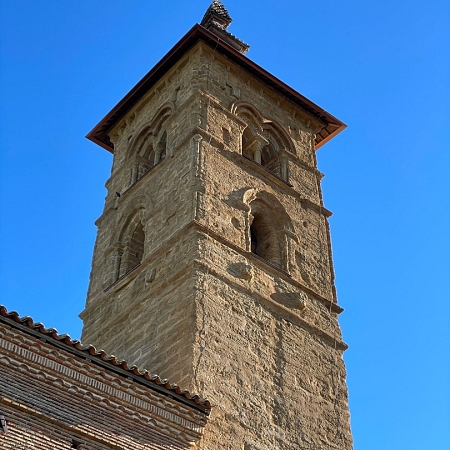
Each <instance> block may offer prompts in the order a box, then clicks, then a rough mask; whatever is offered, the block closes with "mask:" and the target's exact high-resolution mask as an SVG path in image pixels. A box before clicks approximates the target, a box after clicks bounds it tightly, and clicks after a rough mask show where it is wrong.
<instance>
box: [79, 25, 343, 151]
mask: <svg viewBox="0 0 450 450" xmlns="http://www.w3.org/2000/svg"><path fill="white" fill-rule="evenodd" d="M200 40H202V41H203V42H205V43H206V44H208V45H210V46H211V47H212V48H214V49H215V51H218V52H220V53H222V54H224V55H225V56H226V57H228V58H229V59H231V60H232V61H234V62H236V63H237V64H238V65H239V66H241V67H242V68H243V69H244V70H247V71H248V72H250V73H251V74H252V75H254V76H255V77H256V78H258V79H260V80H261V81H262V82H264V83H265V84H267V85H268V86H270V87H272V88H274V89H275V90H276V91H278V92H279V93H281V94H282V95H284V96H285V97H287V98H288V99H289V100H290V101H292V102H293V103H295V104H297V106H299V107H300V108H301V109H303V110H305V111H306V112H308V113H310V114H311V115H312V116H313V117H315V118H316V120H318V121H319V122H320V123H322V125H323V129H322V130H325V131H324V133H323V134H325V136H319V137H318V139H316V149H318V148H319V147H321V146H322V145H324V144H325V143H326V142H328V141H329V140H330V139H331V138H333V137H334V136H336V135H337V134H338V133H340V132H341V131H342V130H344V129H345V128H346V125H345V124H344V123H343V122H341V121H340V120H339V119H337V118H336V117H334V116H332V115H331V114H329V113H328V112H327V111H325V110H324V109H322V108H320V107H319V106H318V105H316V104H315V103H313V102H312V101H310V100H308V99H307V98H306V97H304V96H303V95H302V94H300V93H299V92H297V91H295V90H294V89H292V88H291V87H290V86H288V85H287V84H285V83H284V82H282V81H281V80H279V79H278V78H276V77H275V76H273V75H272V74H271V73H269V72H267V71H266V70H265V69H263V68H262V67H260V66H259V65H258V64H256V63H254V62H253V61H251V60H250V59H249V58H247V57H246V56H244V55H242V54H241V53H240V52H238V51H237V50H235V49H234V48H232V47H231V46H230V45H228V44H227V43H225V42H224V41H223V40H221V39H220V38H219V37H218V36H216V35H214V34H213V33H211V32H210V31H208V30H207V29H205V28H204V27H203V26H201V25H198V24H196V25H194V26H193V27H192V28H191V29H190V30H189V31H188V32H187V33H186V34H185V35H184V36H183V37H182V38H181V39H180V40H179V41H178V42H177V44H175V46H174V47H173V48H172V49H171V50H170V51H169V52H168V53H167V54H166V55H165V56H164V57H163V58H162V59H161V60H160V61H159V62H158V63H157V64H156V65H155V66H154V67H153V68H152V69H151V70H150V72H148V73H147V74H146V75H145V76H144V77H143V78H142V79H141V80H140V81H139V82H138V83H137V84H136V86H134V87H133V89H131V91H130V92H129V93H128V94H127V95H125V97H124V98H123V99H122V100H121V101H120V102H119V103H118V104H117V105H116V106H115V107H114V108H113V109H112V110H111V111H110V112H109V113H108V114H107V115H106V116H105V117H104V118H103V119H102V120H101V121H100V122H99V123H98V124H97V125H96V126H95V127H94V128H93V129H92V130H91V131H90V132H89V133H88V134H87V135H86V137H87V138H88V139H89V140H91V141H92V142H94V143H96V144H98V145H100V146H101V147H103V148H104V149H106V150H108V151H109V152H111V153H114V146H113V144H112V143H111V142H110V141H109V137H108V132H109V131H110V130H111V129H112V128H113V127H114V126H115V125H116V124H117V122H118V121H119V120H120V119H121V118H122V117H124V116H125V114H127V113H128V112H129V111H130V109H131V108H132V107H133V106H134V105H135V104H136V103H137V102H138V101H139V100H140V99H141V98H142V96H143V95H144V94H145V93H146V92H147V91H148V90H149V89H150V88H151V87H152V86H153V85H154V84H155V83H156V82H157V81H158V80H159V79H160V78H161V77H162V76H163V75H164V74H165V73H166V72H167V71H168V70H170V68H171V67H172V66H173V65H174V64H175V63H176V62H177V61H178V60H179V59H180V58H181V57H182V56H183V55H184V54H185V53H186V52H187V51H188V50H189V49H191V48H192V47H193V46H194V45H195V44H196V43H197V42H199V41H200Z"/></svg>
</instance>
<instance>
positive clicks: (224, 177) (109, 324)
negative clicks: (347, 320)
mask: <svg viewBox="0 0 450 450" xmlns="http://www.w3.org/2000/svg"><path fill="white" fill-rule="evenodd" d="M166 110H167V111H169V110H170V114H169V113H167V114H169V118H168V119H167V121H166V122H164V123H165V126H166V127H167V156H166V158H165V159H164V161H162V162H161V163H160V164H159V165H157V166H156V167H155V168H154V169H153V170H152V171H151V172H150V173H149V174H148V175H146V176H145V177H143V178H142V179H141V180H139V181H138V182H137V183H136V184H135V185H133V186H132V187H131V188H130V184H129V183H130V181H129V180H130V171H131V170H133V169H132V167H131V164H132V163H133V155H132V153H133V148H134V147H133V145H134V144H133V143H134V142H135V141H136V140H137V138H138V137H139V136H140V133H142V132H144V131H145V130H146V129H147V128H146V127H147V125H146V124H148V123H152V121H153V122H155V120H156V119H154V118H155V117H156V118H157V117H159V116H158V114H162V113H161V111H166ZM320 126H321V124H320V122H319V121H318V120H317V119H315V118H313V117H312V116H310V115H309V114H308V113H306V112H304V111H302V110H300V109H299V108H298V107H297V106H296V105H294V104H292V103H291V102H289V101H287V100H286V99H285V98H284V97H283V96H282V95H280V94H278V93H276V92H275V91H274V90H272V89H270V88H268V87H267V86H265V85H263V84H262V83H261V82H259V81H257V80H256V79H255V78H254V77H253V76H252V75H251V74H249V73H247V72H245V71H243V70H242V69H240V68H239V67H237V66H236V65H235V64H234V63H233V62H231V61H228V60H227V59H226V58H224V57H223V56H221V55H219V54H218V53H216V52H215V51H214V50H213V49H210V48H209V47H207V46H206V45H204V44H198V45H197V46H196V47H194V48H193V49H192V50H190V52H189V54H188V55H186V56H185V57H183V58H182V59H181V60H180V62H179V63H177V64H176V65H175V66H174V68H172V69H171V71H170V72H169V73H168V74H167V75H166V76H165V77H164V78H163V79H162V80H160V81H159V82H158V84H157V86H155V88H154V89H152V90H151V91H150V92H149V93H148V94H147V95H146V96H145V97H144V98H143V99H142V100H141V101H140V102H139V103H138V105H136V107H135V108H133V109H132V110H131V111H130V112H129V113H128V114H127V116H126V117H125V118H124V119H123V120H122V121H121V122H120V123H119V124H118V125H117V126H116V127H115V129H114V130H112V132H111V139H112V140H113V142H114V143H115V157H114V167H113V171H112V176H111V178H110V180H108V182H107V188H108V196H107V199H106V205H105V211H104V213H103V215H102V217H101V218H100V219H99V220H98V222H97V224H98V226H99V233H98V237H97V243H96V248H95V254H94V259H93V269H92V275H91V284H90V289H89V294H88V300H87V304H86V309H85V311H84V312H83V313H82V314H81V317H82V318H83V321H84V324H85V325H84V330H83V340H85V341H86V340H88V341H89V342H90V343H93V344H94V345H97V346H98V345H100V346H101V347H104V348H105V350H107V351H108V352H112V353H115V354H116V355H118V356H120V357H124V358H126V359H127V360H128V361H129V362H130V363H132V364H137V365H139V366H141V367H143V368H146V369H148V370H150V371H152V372H153V371H154V372H159V374H160V375H161V374H162V375H163V376H167V377H168V378H170V379H171V380H173V381H177V382H179V383H182V384H183V385H186V386H188V387H189V388H191V389H193V390H195V391H198V392H201V393H202V395H203V394H205V395H207V396H208V397H209V398H211V400H212V403H213V404H215V405H217V406H216V408H215V409H214V410H213V413H212V419H211V421H210V423H209V424H208V428H207V431H206V434H205V438H204V439H203V440H202V441H201V442H199V443H198V444H197V448H198V449H202V450H219V449H224V450H225V449H226V450H269V449H270V450H272V449H277V450H278V449H279V450H287V449H293V448H299V449H305V450H308V449H311V450H312V449H314V450H328V449H339V450H350V449H351V448H352V441H351V434H350V429H349V414H348V403H347V388H346V384H345V367H344V363H343V360H342V353H343V351H344V350H345V348H346V345H345V344H344V343H343V342H342V336H341V332H340V328H339V324H338V314H339V313H340V312H341V308H340V307H339V306H337V304H336V295H335V288H334V274H333V266H332V259H331V244H330V236H329V227H328V223H327V219H328V217H329V215H330V213H329V212H328V211H327V210H326V209H325V207H324V205H323V202H322V193H321V189H320V180H321V178H322V174H321V173H320V172H319V171H318V170H317V167H316V158H315V150H314V145H313V142H314V133H316V132H317V131H318V130H319V129H320ZM150 128H151V126H150V125H149V129H150ZM155 129H156V128H155ZM250 129H251V131H252V133H253V137H252V138H251V139H254V142H253V141H251V142H250V143H251V144H252V145H260V144H261V146H262V145H269V143H270V145H272V143H271V141H269V139H272V138H273V140H274V141H273V145H274V146H277V152H278V153H277V159H276V161H275V160H274V161H273V165H272V166H270V165H268V166H266V167H263V165H262V164H259V163H258V162H255V161H252V160H251V158H250V159H249V158H246V157H244V156H243V149H244V145H247V144H246V143H244V138H243V133H244V131H245V130H250ZM157 133H160V131H155V134H157ZM271 133H272V134H271ZM136 136H137V137H136ZM271 136H272V137H271ZM249 145H250V144H249ZM255 154H256V153H255ZM116 192H118V193H119V194H120V197H117V194H116ZM136 208H138V209H139V208H141V209H142V210H144V212H142V220H143V222H144V226H145V236H146V241H145V249H144V256H143V259H142V262H141V264H140V266H139V267H137V268H136V269H135V270H133V271H132V272H131V273H129V274H128V275H127V276H125V277H124V278H122V279H119V280H118V281H116V282H115V283H114V284H112V285H111V280H109V281H107V283H106V284H105V272H106V275H107V277H108V276H109V275H108V273H109V272H108V271H109V270H110V269H107V267H110V266H109V265H108V264H110V262H108V261H109V260H110V256H109V255H111V252H113V251H114V249H115V245H116V242H117V241H118V240H119V239H118V238H117V236H118V235H119V234H120V230H121V227H123V226H125V225H123V224H125V222H126V218H127V217H129V216H130V215H132V214H133V211H135V210H136ZM258 221H260V222H259V223H260V225H259V227H260V228H258V232H257V234H258V233H259V234H258V239H256V241H258V240H259V243H261V242H264V244H265V246H266V247H265V251H266V253H264V254H263V256H261V254H258V253H257V252H256V251H254V249H253V247H252V246H254V245H256V244H255V236H254V235H255V233H256V232H255V227H256V226H255V225H254V224H255V223H258ZM252 227H253V228H252ZM266 255H268V256H267V257H264V256H266ZM108 258H109V259H108ZM108 283H109V284H108Z"/></svg>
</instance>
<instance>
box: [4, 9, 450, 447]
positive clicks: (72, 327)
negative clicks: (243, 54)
mask: <svg viewBox="0 0 450 450" xmlns="http://www.w3.org/2000/svg"><path fill="white" fill-rule="evenodd" d="M224 3H225V5H226V6H227V8H228V10H229V11H230V14H231V16H232V17H233V19H234V22H233V24H232V25H231V27H230V31H231V32H233V34H235V35H237V36H238V37H240V38H241V39H243V40H244V41H245V42H247V43H249V44H250V45H251V49H250V52H249V53H248V57H249V58H251V59H252V60H254V61H255V62H256V63H258V64H259V65H261V66H262V67H264V68H265V69H267V70H268V71H270V72H272V73H273V74H274V75H275V76H277V77H278V78H280V79H281V80H283V81H284V82H286V83H287V84H289V85H290V86H292V87H293V88H294V89H296V90H298V91H299V92H300V93H302V94H303V95H305V96H306V97H308V98H309V99H311V100H312V101H314V102H315V103H317V104H318V105H319V106H321V107H322V108H324V109H326V110H327V111H329V112H330V113H331V114H333V115H335V116H336V117H338V118H339V119H341V120H342V121H344V122H345V123H347V124H348V126H349V128H348V129H347V130H345V131H344V132H343V133H341V134H340V135H339V136H338V137H336V138H335V139H334V140H332V141H331V142H329V143H328V144H326V145H325V146H324V147H322V148H321V149H320V150H319V151H318V160H319V168H320V170H321V171H322V172H324V173H325V174H326V177H325V179H324V181H323V190H324V200H325V206H326V207H327V208H329V209H331V210H332V211H333V212H334V215H333V217H332V218H331V219H330V225H331V233H332V239H333V254H334V262H335V269H336V284H337V289H338V296H339V302H340V304H341V305H342V306H343V307H344V308H345V312H344V313H343V314H342V315H341V319H340V323H341V326H342V329H343V333H344V339H345V341H346V342H347V343H348V344H349V345H350V349H349V350H348V351H347V352H346V353H345V361H346V364H347V371H348V386H349V393H350V408H351V415H352V430H353V434H354V438H355V448H356V449H357V450H384V449H389V450H390V449H396V450H399V449H407V450H422V449H433V450H444V449H445V450H447V449H448V448H450V331H449V319H450V307H449V301H450V263H449V255H450V239H449V234H450V233H449V231H450V175H449V173H450V171H449V169H450V157H449V151H450V31H449V28H450V27H449V24H450V4H449V2H448V1H444V0H435V1H433V2H418V1H416V0H410V1H395V0H394V1H392V0H391V1H389V2H388V1H386V0H379V1H378V2H375V3H364V2H360V1H354V0H348V1H343V2H336V1H334V2H329V1H326V2H321V3H317V2H301V1H288V0H279V1H278V2H271V1H256V0H251V1H245V2H242V1H237V0H225V2H224ZM208 5H209V0H205V1H203V0H202V1H189V2H188V1H180V0H173V1H171V2H148V1H143V0H140V1H139V0H134V1H118V0H108V1H106V0H96V1H92V0H90V1H80V0H77V1H75V0H64V1H60V2H55V1H50V0H40V1H35V0H9V1H8V0H4V1H2V2H1V4H0V30H1V31H0V37H1V42H0V52H1V53H0V56H1V60H0V64H1V67H0V69H1V71H0V96H1V98H0V100H1V106H0V138H1V139H0V152H1V167H0V188H1V195H0V213H1V221H0V224H1V225H0V245H1V259H0V303H2V304H4V305H6V306H7V308H8V309H10V310H17V311H18V312H19V313H20V314H21V315H31V316H32V317H33V318H34V319H35V320H36V321H41V322H43V323H44V324H45V325H46V326H48V327H55V328H57V329H58V331H60V332H64V333H69V334H70V335H71V336H72V337H74V338H78V337H79V335H80V330H81V325H82V324H81V321H80V320H79V319H78V318H77V314H78V313H79V312H80V311H81V310H82V309H83V307H84V301H85V296H86V290H87V285H88V280H89V271H90V263H91V257H92V249H93V244H94V239H95V232H96V229H95V226H94V221H95V219H96V218H97V217H98V216H99V215H100V214H101V211H102V208H103V200H104V197H105V194H106V191H105V189H104V182H105V181H106V179H107V178H108V176H109V172H110V165H111V155H110V154H109V153H108V152H106V151H105V150H103V149H101V148H100V147H96V146H95V145H94V144H92V143H91V142H89V141H87V140H86V139H85V138H84V136H85V135H86V133H87V132H88V131H90V130H91V129H92V127H93V126H94V125H95V124H96V123H97V122H98V121H99V120H100V119H101V118H102V117H103V116H104V115H105V114H106V113H107V112H108V111H109V110H110V109H111V108H112V107H113V106H114V105H115V104H116V103H117V102H118V101H119V100H120V99H121V98H122V97H123V96H124V95H125V94H126V93H127V92H128V91H129V90H130V89H131V88H132V87H133V86H134V84H135V83H136V82H137V81H139V79H140V78H142V77H143V76H144V75H145V73H147V72H148V71H149V70H150V69H151V67H152V66H153V65H154V64H155V63H156V62H157V61H158V60H159V59H160V58H161V57H162V56H163V55H164V54H165V53H166V52H167V51H168V50H169V49H170V48H171V47H172V46H173V45H174V44H175V43H176V42H177V41H178V40H179V39H180V38H181V37H182V36H183V35H184V34H185V33H186V32H187V31H188V30H189V29H190V28H191V26H192V25H193V24H194V23H196V22H199V21H200V20H201V18H202V16H203V13H204V12H205V10H206V8H207V7H208Z"/></svg>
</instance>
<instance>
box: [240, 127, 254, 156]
mask: <svg viewBox="0 0 450 450" xmlns="http://www.w3.org/2000/svg"><path fill="white" fill-rule="evenodd" d="M252 139H253V136H252V132H251V131H250V130H249V128H248V127H247V128H246V129H245V130H244V132H243V133H242V154H243V155H244V156H246V157H247V158H249V159H254V154H253V150H252V148H251V147H252V146H251V143H252Z"/></svg>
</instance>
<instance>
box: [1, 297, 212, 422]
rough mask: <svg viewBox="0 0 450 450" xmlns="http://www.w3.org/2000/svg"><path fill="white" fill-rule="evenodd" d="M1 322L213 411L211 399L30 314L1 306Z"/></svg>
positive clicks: (189, 403)
mask: <svg viewBox="0 0 450 450" xmlns="http://www.w3.org/2000/svg"><path fill="white" fill-rule="evenodd" d="M0 322H3V323H6V324H8V325H10V326H12V327H15V328H18V329H20V330H22V331H24V332H26V333H29V334H31V335H34V336H35V337H37V338H38V339H45V341H46V342H48V343H50V344H53V345H55V346H56V347H58V348H60V349H63V350H66V351H68V352H70V353H72V354H73V355H75V356H77V357H81V358H83V359H86V358H89V359H90V360H91V362H93V363H94V364H99V365H101V366H103V367H104V368H106V369H108V370H111V371H112V372H115V373H117V374H119V375H121V376H126V377H132V378H133V379H134V380H135V381H136V382H140V383H141V384H144V385H146V386H147V387H149V388H150V389H152V390H155V391H158V392H159V393H162V394H164V395H168V396H170V397H172V398H174V399H177V400H179V401H182V402H183V403H184V404H188V405H190V406H192V407H194V408H196V409H198V410H200V411H202V412H204V413H206V414H209V412H210V410H211V403H210V402H209V400H206V399H203V398H200V396H198V395H196V394H191V393H190V392H189V391H187V390H183V389H181V388H180V387H179V386H178V385H177V384H173V383H170V382H169V381H168V380H165V379H164V380H163V379H161V378H160V377H159V376H158V375H154V374H150V373H149V372H148V371H147V370H140V369H139V368H138V367H136V366H129V365H128V363H127V362H126V361H125V360H119V359H117V358H116V357H115V356H114V355H108V354H107V353H105V352H104V351H103V350H99V351H97V350H96V348H95V347H94V346H93V345H83V344H82V343H81V342H80V341H78V340H76V339H71V337H70V336H69V335H68V334H58V331H57V330H56V329H55V328H45V327H44V325H43V324H42V323H40V322H34V321H33V319H32V318H31V317H30V316H23V317H20V316H19V314H18V313H17V312H16V311H10V312H8V310H7V309H6V308H5V307H4V306H3V305H0Z"/></svg>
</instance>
